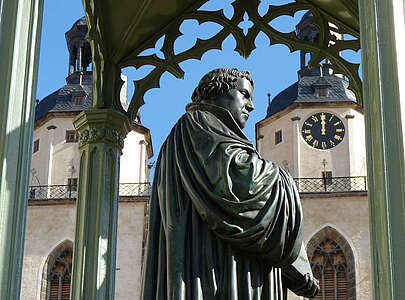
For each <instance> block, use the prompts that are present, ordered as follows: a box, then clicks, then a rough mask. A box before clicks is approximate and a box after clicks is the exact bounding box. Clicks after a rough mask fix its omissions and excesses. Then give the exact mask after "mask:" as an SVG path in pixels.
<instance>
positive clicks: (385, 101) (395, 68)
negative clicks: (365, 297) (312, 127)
mask: <svg viewBox="0 0 405 300" xmlns="http://www.w3.org/2000/svg"><path fill="white" fill-rule="evenodd" d="M359 5H360V7H359V12H360V22H361V29H360V32H361V47H362V54H363V55H362V67H363V82H364V107H365V110H366V114H365V115H366V130H367V131H366V137H367V155H368V176H369V181H368V182H369V206H370V232H371V252H372V266H373V269H374V273H373V285H374V286H373V289H374V299H375V300H396V299H405V285H404V284H403V270H404V266H405V255H404V249H405V189H404V186H405V168H404V161H405V158H404V133H405V84H404V83H405V73H404V72H405V61H404V58H403V54H404V53H405V44H404V39H405V17H404V2H403V1H400V0H398V1H396V0H360V1H359Z"/></svg>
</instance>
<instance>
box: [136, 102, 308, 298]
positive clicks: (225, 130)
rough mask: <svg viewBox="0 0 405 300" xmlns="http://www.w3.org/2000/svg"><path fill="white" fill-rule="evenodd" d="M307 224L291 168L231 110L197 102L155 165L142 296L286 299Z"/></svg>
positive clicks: (171, 136)
mask: <svg viewBox="0 0 405 300" xmlns="http://www.w3.org/2000/svg"><path fill="white" fill-rule="evenodd" d="M302 227H303V217H302V209H301V205H300V202H299V195H298V192H297V189H296V187H295V184H294V182H293V179H292V178H291V176H290V175H289V174H288V173H287V172H286V171H284V170H283V169H281V168H279V167H278V166H277V165H275V164H273V163H272V162H270V161H266V160H264V159H262V158H261V157H260V155H259V154H258V152H257V151H256V149H255V148H254V147H253V145H252V143H251V142H250V141H249V140H248V139H247V137H246V136H245V135H244V134H243V133H242V131H241V129H240V128H239V126H238V125H237V123H236V122H235V120H234V119H233V117H232V115H231V114H230V113H229V112H228V111H227V110H225V109H223V108H221V107H217V106H215V105H208V104H189V105H188V106H187V112H186V113H185V114H184V115H183V116H182V117H181V118H180V119H179V121H178V122H177V124H176V125H175V126H174V127H173V129H172V131H171V132H170V134H169V136H168V137H167V139H166V141H165V142H164V144H163V146H162V148H161V151H160V154H159V157H158V160H157V164H156V170H155V175H154V181H153V186H152V194H151V200H150V207H149V232H148V239H147V250H146V254H145V258H144V265H143V280H142V292H141V294H142V296H141V299H142V300H203V299H204V300H207V299H215V300H282V299H283V293H284V294H285V287H284V291H283V287H282V278H281V277H282V275H281V268H282V267H283V266H287V265H289V264H291V263H292V262H293V261H294V260H295V259H296V258H297V256H298V254H299V252H300V247H301V243H302V229H303V228H302ZM284 297H285V295H284Z"/></svg>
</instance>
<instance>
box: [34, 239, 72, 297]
mask: <svg viewBox="0 0 405 300" xmlns="http://www.w3.org/2000/svg"><path fill="white" fill-rule="evenodd" d="M72 257H73V242H72V241H70V240H65V241H63V242H61V243H60V244H59V245H58V246H56V247H55V248H54V249H53V250H52V252H51V253H50V254H49V255H48V257H47V259H46V261H45V264H44V268H43V270H42V282H41V297H40V299H41V300H53V299H55V300H65V299H66V300H69V299H70V298H69V297H70V282H71V271H72Z"/></svg>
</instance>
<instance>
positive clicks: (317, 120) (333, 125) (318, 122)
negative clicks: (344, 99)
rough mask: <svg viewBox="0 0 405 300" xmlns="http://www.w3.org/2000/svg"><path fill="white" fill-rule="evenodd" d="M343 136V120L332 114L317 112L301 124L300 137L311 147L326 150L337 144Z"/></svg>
mask: <svg viewBox="0 0 405 300" xmlns="http://www.w3.org/2000/svg"><path fill="white" fill-rule="evenodd" d="M344 136H345V125H344V124H343V121H342V120H341V119H339V117H337V116H336V115H334V114H331V113H327V112H319V113H316V114H313V115H312V116H310V117H309V118H308V119H306V120H305V122H304V123H303V124H302V137H303V138H304V140H305V142H306V143H307V144H308V145H310V146H311V147H313V148H316V149H320V150H327V149H331V148H333V147H336V146H337V145H339V144H340V143H341V142H342V141H343V138H344Z"/></svg>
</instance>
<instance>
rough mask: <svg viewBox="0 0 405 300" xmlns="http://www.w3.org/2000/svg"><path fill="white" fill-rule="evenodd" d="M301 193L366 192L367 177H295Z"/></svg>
mask: <svg viewBox="0 0 405 300" xmlns="http://www.w3.org/2000/svg"><path fill="white" fill-rule="evenodd" d="M294 181H295V184H296V185H297V188H298V191H299V192H300V193H341V192H366V191H367V177H366V176H354V177H326V178H294Z"/></svg>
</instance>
